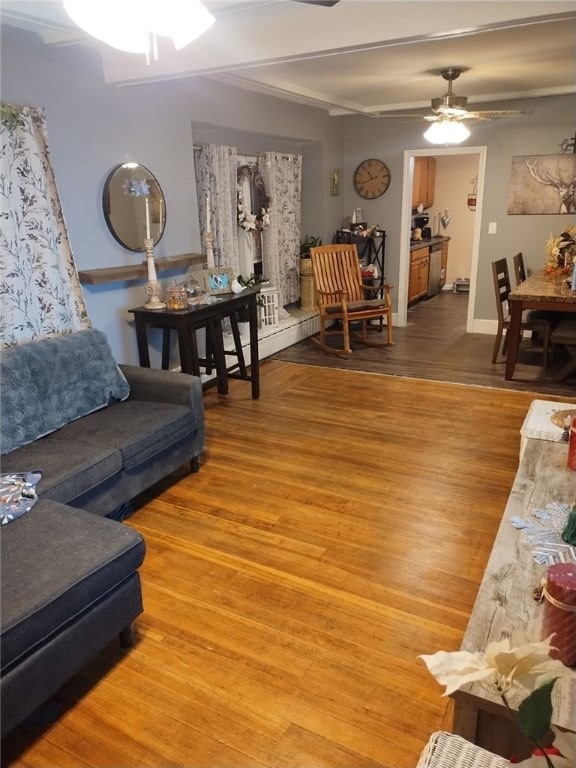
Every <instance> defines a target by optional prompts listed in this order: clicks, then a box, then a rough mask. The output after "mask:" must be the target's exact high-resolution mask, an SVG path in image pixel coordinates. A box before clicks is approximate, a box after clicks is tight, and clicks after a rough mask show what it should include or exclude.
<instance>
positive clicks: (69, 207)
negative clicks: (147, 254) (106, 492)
mask: <svg viewBox="0 0 576 768" xmlns="http://www.w3.org/2000/svg"><path fill="white" fill-rule="evenodd" d="M1 53H2V75H1V76H2V82H1V89H2V99H3V100H4V101H8V102H10V103H14V104H28V105H31V106H43V107H44V108H45V109H46V115H47V124H48V136H49V141H50V147H51V152H52V158H53V163H54V168H55V173H56V181H57V184H58V189H59V191H60V195H61V199H62V205H63V209H64V214H65V217H66V222H67V226H68V230H69V236H70V241H71V245H72V250H73V253H74V257H75V260H76V264H77V266H78V269H79V270H82V269H88V268H96V267H106V266H121V265H126V264H134V263H135V260H141V258H142V257H141V256H140V255H139V254H135V253H132V252H129V251H127V250H124V249H123V248H121V247H120V246H119V245H118V244H117V243H116V241H115V240H114V239H113V238H112V236H111V235H110V233H109V232H108V229H107V227H106V224H105V221H104V218H103V215H102V207H101V195H102V188H103V184H104V180H105V178H106V176H107V174H108V172H109V171H110V169H111V168H112V167H114V166H115V165H117V164H118V163H122V162H126V161H138V162H140V163H142V164H143V165H145V166H147V167H148V168H149V169H150V170H151V171H152V172H153V173H154V174H155V175H156V177H157V178H158V180H159V182H160V184H161V186H162V189H163V191H164V195H165V197H166V204H167V226H166V232H165V235H164V237H163V239H162V241H161V242H160V244H159V245H158V247H157V249H156V253H157V255H158V256H170V255H177V254H182V253H189V252H201V250H202V248H201V243H200V237H199V227H198V216H197V202H196V192H195V183H194V163H193V150H192V145H193V141H201V140H206V139H208V138H212V139H213V140H216V138H217V140H218V141H220V142H222V143H230V144H234V145H236V146H238V148H239V149H240V150H243V151H252V150H253V151H261V150H263V149H275V150H278V151H283V150H284V151H300V152H301V153H302V155H303V157H304V174H303V175H304V189H303V216H302V230H303V233H309V234H314V235H319V236H321V237H322V238H323V239H324V240H325V241H329V240H330V239H331V236H332V233H333V232H334V231H335V230H336V229H338V228H340V227H341V226H342V225H343V224H345V223H346V221H349V217H350V215H351V213H352V210H353V209H354V208H355V207H357V206H361V207H362V208H363V211H364V216H365V218H366V219H367V220H368V221H369V222H370V223H372V224H379V225H380V226H381V227H383V228H384V229H386V231H387V233H388V240H387V269H386V274H387V277H388V279H389V280H390V282H392V283H393V284H394V283H395V282H397V279H398V264H399V247H400V234H401V233H400V216H401V198H402V185H403V183H404V180H403V178H402V173H403V170H402V169H403V152H404V150H405V149H422V148H425V147H430V146H431V145H429V144H427V142H426V141H425V139H423V137H422V133H423V130H424V127H425V126H424V125H423V124H421V123H414V124H406V125H398V124H397V122H396V121H394V120H389V119H386V120H379V119H369V118H362V117H346V118H329V117H328V116H326V114H325V113H324V112H323V111H322V110H319V109H315V108H311V107H305V106H300V105H297V104H293V103H290V102H285V101H282V100H279V99H274V98H269V97H265V96H261V95H259V94H256V93H252V92H250V91H243V90H239V89H236V88H233V87H231V86H226V85H222V84H218V83H214V82H210V81H208V80H203V79H202V78H195V79H191V80H173V81H171V82H167V83H161V84H149V85H139V86H134V87H118V86H114V85H106V84H105V83H104V82H103V77H102V72H101V67H100V63H99V58H98V55H97V53H95V52H93V51H90V50H87V49H82V48H80V47H75V46H72V47H64V48H56V47H49V46H44V45H43V44H42V43H41V42H39V41H38V40H37V38H36V36H34V35H28V34H26V33H22V32H20V31H16V30H13V29H9V28H3V29H2V48H1ZM504 106H506V105H504ZM488 107H489V105H486V108H488ZM498 107H502V105H498ZM509 107H510V108H514V109H516V108H533V109H534V114H532V115H530V116H526V117H522V118H512V119H506V120H500V121H493V122H487V123H483V124H479V125H474V126H472V136H471V137H470V139H468V141H467V142H466V143H467V144H468V145H470V146H483V145H485V146H487V147H488V153H487V172H486V184H485V189H484V210H483V226H482V237H481V244H480V251H481V252H480V263H479V271H478V292H477V299H476V305H475V308H474V314H475V318H478V319H480V320H482V319H488V320H492V319H494V318H495V316H496V315H495V308H494V298H493V289H492V283H491V277H490V267H489V263H490V261H491V260H492V259H494V258H498V257H500V256H503V255H505V256H511V255H512V254H513V253H515V252H517V251H518V250H522V251H524V254H525V257H526V260H527V264H528V266H529V267H530V268H532V269H535V268H538V267H539V266H541V264H542V263H543V254H544V251H543V248H544V241H545V239H546V238H547V237H548V234H549V232H550V231H552V232H558V233H559V232H560V231H561V229H562V227H563V226H565V225H566V224H567V223H568V219H569V218H570V222H571V223H573V221H574V217H567V216H564V217H561V216H559V215H558V216H507V215H506V206H507V196H508V183H509V176H510V165H511V159H512V156H513V155H519V154H522V155H523V154H554V153H556V152H557V151H558V148H559V144H560V142H561V141H562V139H565V138H568V137H569V136H571V135H573V132H574V122H573V116H574V113H575V107H576V99H575V98H574V97H550V98H543V99H532V100H527V101H522V102H517V101H515V102H510V103H509ZM440 153H441V150H439V149H438V148H436V147H435V148H434V149H433V154H435V155H438V154H440ZM367 157H379V158H381V159H383V160H384V161H385V162H386V163H387V164H388V166H389V167H390V170H391V173H392V183H391V185H390V188H389V190H388V192H387V193H386V194H385V195H384V196H383V197H381V198H379V199H378V200H376V201H370V202H367V201H364V200H361V198H359V197H358V196H357V195H356V193H355V192H354V190H353V187H352V175H353V172H354V169H355V168H356V166H357V165H358V163H359V162H361V160H363V159H365V158H367ZM333 168H339V169H340V172H341V192H340V195H339V196H338V197H331V196H330V194H329V175H330V170H331V169H333ZM489 221H496V222H497V223H498V232H497V234H496V235H488V234H487V225H488V222H489ZM170 277H171V276H168V277H167V278H166V279H170ZM163 279H164V278H163ZM84 292H85V297H86V303H87V305H88V311H89V314H90V317H91V319H92V322H93V323H94V325H95V326H96V327H98V328H100V329H101V330H103V331H104V332H105V333H106V334H107V336H108V338H109V340H110V343H111V346H112V349H113V351H114V354H115V355H116V357H117V359H118V360H119V361H121V362H136V359H137V356H136V344H135V338H134V332H133V329H132V326H131V324H130V319H129V315H128V314H127V309H129V308H130V307H134V306H138V305H140V304H142V302H143V298H144V293H143V283H132V282H131V283H114V284H107V285H103V286H84ZM157 341H158V340H156V345H157ZM156 358H157V351H156ZM153 363H154V358H153Z"/></svg>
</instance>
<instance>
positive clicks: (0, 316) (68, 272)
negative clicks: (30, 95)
mask: <svg viewBox="0 0 576 768" xmlns="http://www.w3.org/2000/svg"><path fill="white" fill-rule="evenodd" d="M0 142H1V152H2V164H1V167H0V220H1V222H2V225H1V228H0V293H1V294H2V303H1V307H0V346H3V347H6V346H13V345H15V344H22V343H25V342H28V341H33V340H35V339H39V338H42V337H46V336H54V335H58V334H62V333H71V332H72V331H77V330H81V329H83V328H90V327H91V323H90V320H89V318H88V313H87V310H86V305H85V303H84V297H83V295H82V288H81V286H80V281H79V279H78V273H77V271H76V266H75V264H74V258H73V256H72V251H71V248H70V244H69V241H68V233H67V231H66V225H65V222H64V216H63V214H62V207H61V204H60V198H59V196H58V190H57V189H56V180H55V178H54V171H53V169H52V161H51V157H50V151H49V148H48V135H47V130H46V118H45V114H44V110H43V109H40V108H31V107H23V108H19V107H12V106H10V105H6V104H2V110H1V120H0Z"/></svg>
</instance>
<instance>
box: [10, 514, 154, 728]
mask: <svg viewBox="0 0 576 768" xmlns="http://www.w3.org/2000/svg"><path fill="white" fill-rule="evenodd" d="M0 548H1V585H2V586H1V588H2V601H1V638H0V658H1V678H0V694H1V708H2V735H4V734H5V733H7V732H8V731H10V730H11V729H12V728H14V727H15V726H16V725H18V723H20V722H21V721H22V720H23V719H24V718H25V717H26V716H27V715H29V714H30V713H31V712H33V711H34V710H35V709H36V708H37V707H38V706H39V705H40V704H42V703H43V702H44V701H46V700H47V699H48V698H49V697H50V696H52V695H53V694H54V693H55V692H56V691H57V690H58V688H60V687H61V686H62V685H63V684H64V683H65V682H66V681H67V680H68V679H69V678H70V677H72V676H73V675H74V674H76V672H78V671H79V670H80V669H81V668H82V667H83V666H84V664H86V662H87V661H88V660H89V659H90V658H91V657H92V656H93V655H94V654H96V653H97V652H98V651H99V650H100V649H101V648H102V647H103V646H104V645H106V644H107V643H109V642H110V641H111V640H113V639H114V637H120V638H121V641H122V643H123V645H124V646H129V645H131V642H132V622H133V621H134V619H135V618H136V617H137V616H138V615H139V614H140V613H141V612H142V595H141V589H140V577H139V574H138V568H139V566H140V565H141V563H142V561H143V559H144V553H145V544H144V539H143V538H142V536H141V535H140V534H139V533H137V532H136V531H134V530H132V529H131V528H129V527H128V526H125V525H123V524H122V523H117V522H115V521H113V520H108V519H106V518H103V517H100V516H99V515H95V514H92V513H90V512H85V511H83V510H80V509H74V508H72V507H68V506H66V505H64V504H59V503H57V502H54V501H48V500H44V499H40V500H39V501H38V502H37V503H36V504H35V506H34V507H33V508H32V509H31V510H30V511H29V512H27V513H26V514H25V515H23V516H22V517H20V518H18V519H17V520H14V521H13V522H11V523H8V525H3V526H1V527H0Z"/></svg>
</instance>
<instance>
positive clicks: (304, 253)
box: [300, 235, 322, 259]
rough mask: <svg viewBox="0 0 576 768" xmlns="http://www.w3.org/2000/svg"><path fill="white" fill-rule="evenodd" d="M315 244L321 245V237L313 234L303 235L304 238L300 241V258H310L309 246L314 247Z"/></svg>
mask: <svg viewBox="0 0 576 768" xmlns="http://www.w3.org/2000/svg"><path fill="white" fill-rule="evenodd" d="M317 245H322V238H321V237H314V235H304V240H301V241H300V258H301V259H309V258H310V248H315V247H316V246H317Z"/></svg>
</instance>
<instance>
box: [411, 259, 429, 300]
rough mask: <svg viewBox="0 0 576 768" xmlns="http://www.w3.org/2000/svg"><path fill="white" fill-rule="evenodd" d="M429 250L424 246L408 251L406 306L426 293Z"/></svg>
mask: <svg viewBox="0 0 576 768" xmlns="http://www.w3.org/2000/svg"><path fill="white" fill-rule="evenodd" d="M429 265H430V248H429V246H424V247H422V248H415V249H413V250H411V251H410V274H409V278H408V304H411V303H412V302H413V301H416V300H417V299H420V298H422V296H426V294H427V293H428V271H429Z"/></svg>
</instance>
